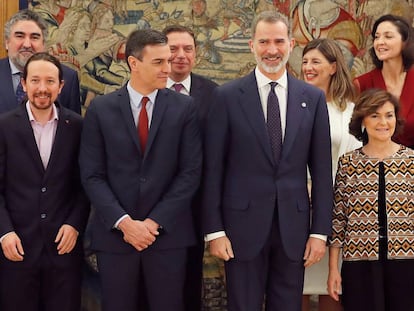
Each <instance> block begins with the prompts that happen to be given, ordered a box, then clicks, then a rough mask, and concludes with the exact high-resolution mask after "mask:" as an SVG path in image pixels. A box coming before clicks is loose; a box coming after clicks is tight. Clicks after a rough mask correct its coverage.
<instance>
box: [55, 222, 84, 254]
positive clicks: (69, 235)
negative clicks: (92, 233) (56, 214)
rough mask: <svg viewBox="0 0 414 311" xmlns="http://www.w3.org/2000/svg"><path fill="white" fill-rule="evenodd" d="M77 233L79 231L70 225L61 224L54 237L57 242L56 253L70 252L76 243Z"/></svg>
mask: <svg viewBox="0 0 414 311" xmlns="http://www.w3.org/2000/svg"><path fill="white" fill-rule="evenodd" d="M78 235H79V232H78V231H77V230H76V229H75V228H73V227H72V226H71V225H67V224H64V225H62V227H60V229H59V231H58V233H57V235H56V239H55V243H59V244H58V246H57V250H58V254H59V255H64V254H68V253H70V252H71V251H72V250H73V248H74V247H75V245H76V240H77V239H78Z"/></svg>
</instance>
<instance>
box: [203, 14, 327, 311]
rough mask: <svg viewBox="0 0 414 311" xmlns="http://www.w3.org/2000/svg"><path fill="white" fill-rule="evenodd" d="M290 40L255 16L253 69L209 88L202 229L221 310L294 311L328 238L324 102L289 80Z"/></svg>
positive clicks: (279, 25) (284, 23)
mask: <svg viewBox="0 0 414 311" xmlns="http://www.w3.org/2000/svg"><path fill="white" fill-rule="evenodd" d="M294 43H295V41H294V39H293V38H292V36H291V26H290V23H289V21H288V19H287V18H286V17H285V16H284V15H282V14H280V13H279V12H276V11H266V12H262V13H260V14H259V15H258V16H257V17H256V18H255V19H254V21H253V23H252V39H251V40H250V41H249V45H250V49H251V51H252V53H253V55H254V57H255V59H256V62H257V66H256V68H255V70H254V71H253V72H252V73H250V74H248V75H247V76H245V77H242V78H240V79H237V80H235V81H232V82H229V83H227V84H224V85H222V86H219V87H218V88H216V90H215V92H214V95H213V101H212V107H211V109H210V113H209V116H208V118H207V126H206V134H205V141H204V142H205V162H204V163H205V164H204V179H203V204H202V209H203V227H204V228H203V230H204V233H205V238H206V240H207V241H208V242H209V248H210V252H211V254H213V255H214V256H217V257H218V258H221V259H223V260H225V269H226V284H227V285H226V286H227V299H228V310H229V311H236V310H237V311H260V310H262V306H263V304H264V303H265V309H266V310H267V311H280V310H283V311H300V310H301V300H302V288H303V275H304V268H305V267H308V266H311V265H312V264H314V263H315V262H317V261H319V260H320V258H322V257H323V255H324V253H325V248H326V247H325V244H326V238H327V236H328V235H329V234H330V233H331V222H330V219H331V213H332V202H333V197H332V173H331V146H330V133H329V121H328V111H327V106H326V100H325V96H324V94H323V92H322V91H320V90H319V89H317V88H315V87H313V86H311V85H308V84H306V83H305V82H303V81H299V80H297V79H296V78H294V77H293V76H291V75H290V74H289V73H287V71H286V64H287V62H288V59H289V55H290V53H291V51H292V48H293V46H294ZM307 168H309V172H310V175H311V177H312V182H313V186H312V193H311V196H310V195H309V193H308V189H307ZM309 198H311V199H309ZM309 219H311V220H312V222H311V224H310V222H309ZM265 297H266V299H265Z"/></svg>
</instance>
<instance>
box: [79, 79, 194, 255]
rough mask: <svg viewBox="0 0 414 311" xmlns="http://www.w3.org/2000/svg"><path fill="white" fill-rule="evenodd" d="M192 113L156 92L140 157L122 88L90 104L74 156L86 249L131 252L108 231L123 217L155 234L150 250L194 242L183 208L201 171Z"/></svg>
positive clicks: (169, 94) (183, 101)
mask: <svg viewBox="0 0 414 311" xmlns="http://www.w3.org/2000/svg"><path fill="white" fill-rule="evenodd" d="M196 113H197V111H196V106H195V105H194V102H193V99H192V98H191V97H189V96H185V95H181V94H177V93H176V92H174V91H170V90H167V89H163V90H159V91H158V94H157V97H156V101H155V106H154V111H153V115H152V120H151V126H150V130H149V136H148V142H147V147H146V149H145V154H142V152H141V148H140V144H139V139H138V135H137V129H136V126H135V123H134V120H133V117H132V112H131V107H130V101H129V94H128V91H127V88H126V86H124V87H123V88H121V89H120V90H118V91H115V92H113V93H111V94H107V95H104V96H100V97H97V98H96V99H94V100H93V101H92V103H91V105H90V106H89V108H88V110H87V112H86V116H85V121H84V128H83V132H82V140H81V153H80V166H81V177H82V182H83V184H84V187H85V190H86V192H87V194H88V196H89V198H90V200H91V202H92V205H93V206H94V207H95V209H96V216H97V217H96V218H95V219H94V220H93V222H92V223H91V233H92V248H94V249H96V250H102V251H109V252H130V251H132V250H134V248H133V247H132V246H131V245H129V244H128V243H126V242H124V240H123V235H122V232H121V231H118V230H116V229H114V228H113V226H114V224H115V222H116V221H117V220H118V219H119V218H120V217H121V216H123V215H124V214H129V215H130V216H131V217H132V218H133V219H139V220H144V219H145V218H147V217H148V218H151V219H153V220H154V221H155V222H157V223H158V224H160V225H161V226H162V227H163V231H164V233H163V234H162V235H161V236H160V237H158V238H157V241H156V242H155V243H154V244H153V245H152V246H151V247H152V248H159V249H166V248H175V247H184V246H188V245H191V244H192V243H194V242H195V234H194V227H193V220H192V217H191V209H190V205H191V199H192V197H193V195H194V192H195V191H196V189H197V187H198V185H199V179H200V171H201V142H200V141H201V138H200V134H199V126H198V122H197V114H196Z"/></svg>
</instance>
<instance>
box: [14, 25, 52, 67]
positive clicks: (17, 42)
mask: <svg viewBox="0 0 414 311" xmlns="http://www.w3.org/2000/svg"><path fill="white" fill-rule="evenodd" d="M6 49H7V54H8V56H9V58H10V60H11V61H12V62H13V64H14V65H15V66H16V67H17V68H18V69H20V71H23V68H24V66H25V65H26V62H27V60H28V59H29V58H30V56H32V55H33V54H34V53H38V52H44V50H45V44H44V38H43V34H42V30H41V29H40V28H39V26H37V24H36V23H35V22H34V21H19V22H17V23H15V24H14V25H13V26H12V27H11V33H10V38H8V39H7V40H6Z"/></svg>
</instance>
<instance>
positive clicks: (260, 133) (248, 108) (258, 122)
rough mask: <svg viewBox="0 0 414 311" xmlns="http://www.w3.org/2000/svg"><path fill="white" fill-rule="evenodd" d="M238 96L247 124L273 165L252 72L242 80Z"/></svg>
mask: <svg viewBox="0 0 414 311" xmlns="http://www.w3.org/2000/svg"><path fill="white" fill-rule="evenodd" d="M239 96H240V97H239V103H240V106H241V107H242V109H243V111H244V114H245V116H246V118H247V120H248V122H249V125H250V126H251V127H252V129H253V131H254V133H255V134H256V136H257V138H258V140H259V143H260V145H262V147H263V150H264V152H265V153H266V155H267V156H268V158H269V161H270V162H271V163H272V164H273V165H274V164H275V163H274V157H273V153H272V149H271V146H270V139H269V135H268V133H267V128H266V121H265V118H264V114H263V109H262V105H261V101H260V95H259V91H258V89H257V81H256V77H255V75H254V72H252V73H251V74H250V75H248V76H247V77H246V78H245V79H244V80H243V82H242V85H241V87H240V94H239Z"/></svg>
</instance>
